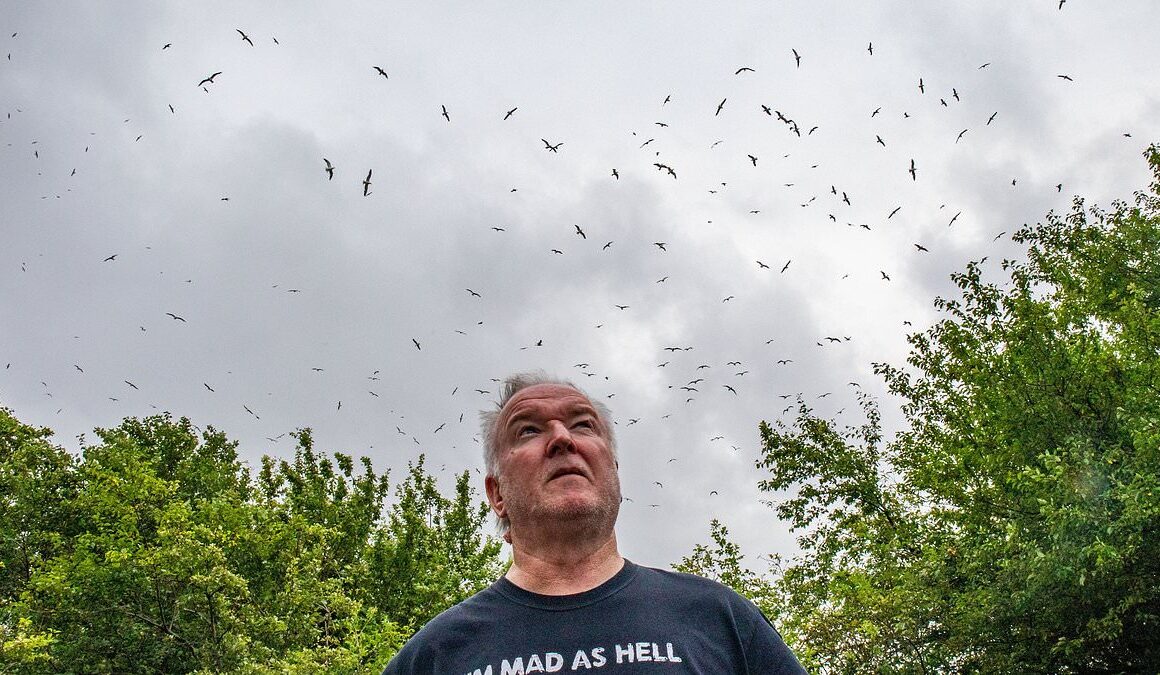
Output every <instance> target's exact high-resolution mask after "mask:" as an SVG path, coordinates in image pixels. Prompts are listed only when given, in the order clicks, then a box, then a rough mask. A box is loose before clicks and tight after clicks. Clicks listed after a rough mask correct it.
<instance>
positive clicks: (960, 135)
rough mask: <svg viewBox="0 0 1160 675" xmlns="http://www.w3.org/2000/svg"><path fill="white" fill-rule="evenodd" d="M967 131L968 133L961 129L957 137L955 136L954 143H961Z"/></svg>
mask: <svg viewBox="0 0 1160 675" xmlns="http://www.w3.org/2000/svg"><path fill="white" fill-rule="evenodd" d="M967 131H969V129H963V130H962V131H960V132H959V135H958V136H955V143H958V142H959V141H961V140H962V139H963V134H965V133H967Z"/></svg>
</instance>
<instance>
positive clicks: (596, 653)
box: [592, 647, 608, 668]
mask: <svg viewBox="0 0 1160 675" xmlns="http://www.w3.org/2000/svg"><path fill="white" fill-rule="evenodd" d="M606 663H608V659H606V658H604V647H594V648H593V649H592V665H594V666H596V667H597V668H599V667H601V666H603V665H604V664H606Z"/></svg>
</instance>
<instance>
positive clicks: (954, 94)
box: [951, 87, 963, 101]
mask: <svg viewBox="0 0 1160 675" xmlns="http://www.w3.org/2000/svg"><path fill="white" fill-rule="evenodd" d="M951 96H953V97H954V98H955V100H956V101H962V100H963V99H961V98H959V90H958V89H955V88H954V87H951Z"/></svg>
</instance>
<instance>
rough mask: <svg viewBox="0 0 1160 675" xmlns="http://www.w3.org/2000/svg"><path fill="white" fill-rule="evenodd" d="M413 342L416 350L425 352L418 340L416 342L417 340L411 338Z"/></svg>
mask: <svg viewBox="0 0 1160 675" xmlns="http://www.w3.org/2000/svg"><path fill="white" fill-rule="evenodd" d="M411 342H413V343H414V344H415V349H418V350H419V351H423V348H422V347H420V346H419V341H418V340H416V339H415V338H411Z"/></svg>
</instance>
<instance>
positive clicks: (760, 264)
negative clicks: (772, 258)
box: [757, 260, 769, 270]
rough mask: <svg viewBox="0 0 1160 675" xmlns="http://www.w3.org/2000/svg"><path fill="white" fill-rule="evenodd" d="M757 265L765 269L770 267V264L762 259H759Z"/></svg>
mask: <svg viewBox="0 0 1160 675" xmlns="http://www.w3.org/2000/svg"><path fill="white" fill-rule="evenodd" d="M757 266H758V267H760V268H761V269H763V270H767V269H769V265H766V264H765V263H763V262H761V261H760V260H758V261H757Z"/></svg>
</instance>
